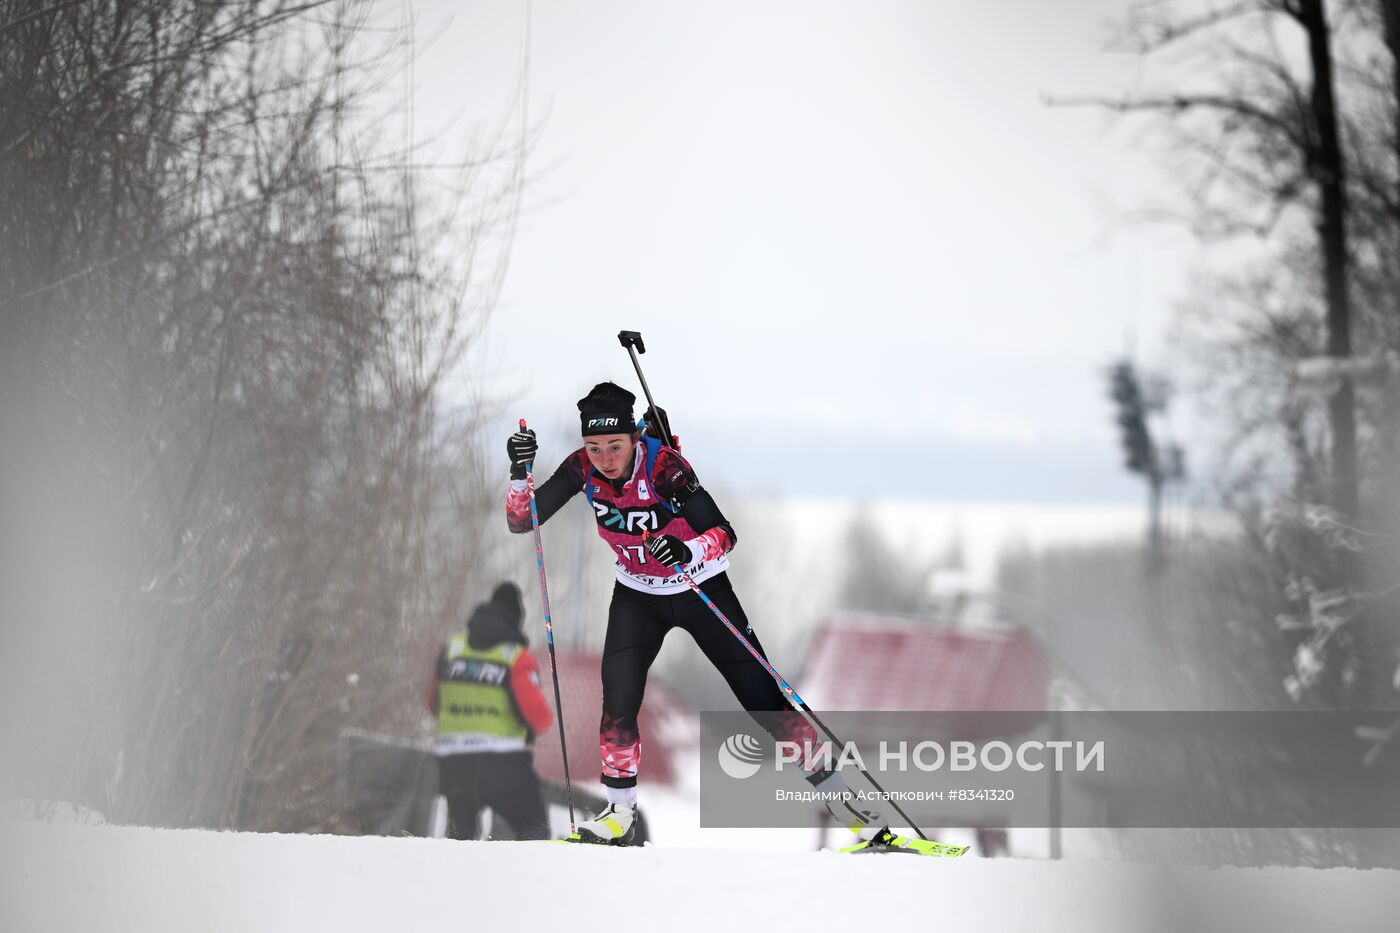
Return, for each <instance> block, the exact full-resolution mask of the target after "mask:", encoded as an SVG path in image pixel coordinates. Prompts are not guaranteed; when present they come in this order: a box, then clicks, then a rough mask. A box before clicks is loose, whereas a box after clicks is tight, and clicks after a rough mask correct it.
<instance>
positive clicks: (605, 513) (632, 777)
mask: <svg viewBox="0 0 1400 933" xmlns="http://www.w3.org/2000/svg"><path fill="white" fill-rule="evenodd" d="M646 461H647V448H646V444H645V442H644V441H643V440H639V441H638V442H637V445H636V451H635V454H634V458H633V465H632V470H631V472H630V473H629V474H627V475H625V476H622V477H619V478H618V479H617V480H615V481H613V480H608V479H607V478H606V477H604V476H603V475H602V474H601V473H598V472H597V471H596V470H594V469H593V467H592V464H591V463H590V462H589V460H588V454H587V453H586V452H585V451H584V450H583V448H580V449H578V450H576V451H574V452H573V453H572V454H570V455H569V456H568V457H567V458H565V460H564V462H563V463H561V464H560V465H559V468H558V469H557V470H555V471H554V475H552V476H551V477H550V478H549V479H548V480H546V481H545V482H544V483H543V484H542V485H541V486H539V487H538V488H537V489H536V490H535V506H536V508H537V509H538V511H539V519H540V523H541V524H543V523H544V522H546V521H548V520H549V518H550V516H552V515H553V514H554V513H555V512H557V511H559V509H560V508H561V507H562V506H563V505H564V503H565V502H567V501H568V500H569V499H571V498H572V497H573V496H574V495H575V494H577V493H579V492H585V494H586V497H587V498H589V499H591V500H592V508H593V511H594V513H595V516H596V518H597V526H598V534H599V536H600V537H601V538H603V540H604V541H606V542H607V543H608V544H609V546H611V547H612V548H613V551H614V557H615V558H616V572H617V583H616V584H615V586H614V587H613V596H612V602H611V604H610V605H609V607H608V629H607V635H606V637H605V639H604V642H603V715H602V721H601V723H600V725H599V739H598V745H599V753H600V755H601V757H602V762H603V775H602V781H603V783H604V784H605V785H607V786H609V787H623V788H625V787H632V786H634V785H635V784H636V783H637V771H638V767H639V765H640V762H641V737H640V735H639V733H638V730H637V713H638V712H639V711H640V709H641V706H642V693H643V691H644V690H645V688H646V679H647V671H648V670H649V669H650V668H651V663H652V661H654V660H655V659H656V655H657V652H659V651H660V650H661V642H662V640H663V639H664V638H665V637H666V634H667V633H668V632H669V631H671V629H673V628H680V629H684V630H685V631H686V632H687V633H688V634H689V635H690V637H691V638H693V639H695V643H696V644H697V645H699V646H700V650H701V651H702V652H704V654H705V657H707V658H708V659H709V660H710V663H711V664H713V665H714V666H715V669H716V670H718V671H719V673H720V674H721V675H722V676H723V677H724V679H725V682H726V683H728V684H729V688H730V689H731V690H733V691H734V696H735V698H736V699H738V701H739V703H740V704H741V705H742V706H743V708H744V709H746V710H749V711H751V712H759V711H781V710H788V709H789V708H788V705H787V701H786V700H785V699H784V697H783V694H782V691H781V690H779V688H778V685H777V683H775V682H774V680H773V677H772V676H771V675H770V674H769V673H768V672H767V671H766V670H764V669H763V667H762V665H760V664H759V663H758V661H757V660H755V659H754V657H753V655H751V654H750V653H749V652H748V650H747V649H745V648H744V646H743V645H742V644H741V643H740V642H739V640H738V639H737V638H735V637H734V635H733V633H731V632H730V631H729V630H728V629H727V628H725V626H724V624H723V623H721V622H720V621H719V619H717V618H715V616H714V613H712V612H711V611H710V609H709V608H708V607H707V606H706V605H705V604H704V603H703V602H701V600H700V598H699V597H698V596H697V595H696V594H695V592H694V591H693V590H691V589H690V588H689V587H688V586H687V585H686V584H685V583H684V582H683V581H681V580H680V579H679V578H678V576H677V575H676V573H675V571H674V570H673V569H672V568H670V567H667V566H666V565H664V564H661V563H659V562H657V561H656V560H655V559H654V558H652V556H651V555H650V553H649V552H648V551H647V550H646V548H645V547H644V546H643V544H642V532H643V531H644V530H646V531H650V532H651V533H652V534H670V535H675V536H676V537H678V538H680V539H681V540H682V541H684V542H685V543H686V544H687V545H688V546H689V548H690V551H691V554H692V555H693V558H694V559H693V560H692V561H691V563H690V564H689V565H688V566H687V567H686V568H685V569H686V571H687V574H688V575H689V576H690V577H691V579H693V580H694V581H695V582H696V583H703V589H704V591H705V595H707V596H709V597H710V599H711V600H712V601H713V602H714V604H715V605H716V606H717V607H719V609H720V611H721V612H723V613H724V614H725V616H727V617H728V618H729V620H730V621H731V622H733V623H734V625H735V626H737V627H738V628H739V629H740V630H741V631H743V632H744V634H745V637H746V638H747V639H748V640H749V642H750V643H751V644H752V645H753V646H754V648H755V649H757V650H758V651H759V652H762V651H763V647H762V645H761V644H760V643H759V640H758V637H757V636H756V635H755V634H754V632H753V628H752V627H751V626H750V625H749V622H748V618H747V616H746V615H745V614H744V608H743V606H741V605H740V604H739V599H738V597H737V596H736V595H735V594H734V588H733V586H731V585H730V582H729V576H728V574H727V573H726V572H725V571H726V569H727V568H728V566H729V562H728V558H727V557H726V554H727V553H728V552H729V551H730V550H731V549H732V548H733V547H734V544H735V541H736V540H737V536H736V535H735V533H734V529H733V528H732V527H731V526H730V524H729V522H728V521H726V520H725V518H724V515H723V514H722V513H721V512H720V510H719V506H718V505H716V504H715V500H714V499H713V498H712V497H711V496H710V494H709V493H708V492H706V491H705V490H704V489H703V488H700V487H699V484H698V483H696V482H694V473H693V472H692V471H691V470H690V467H689V464H687V463H686V462H685V460H684V458H682V457H681V455H680V454H679V453H677V452H676V451H674V450H672V449H670V448H666V447H663V448H661V449H660V450H659V451H658V452H657V453H656V455H655V462H654V463H653V464H652V468H651V469H650V471H648V470H647V469H646ZM648 474H649V475H648ZM677 476H685V477H687V478H688V479H689V480H690V483H689V484H688V485H687V486H686V487H685V488H684V489H675V488H673V487H674V486H675V482H674V480H675V478H676V477H677ZM585 483H587V484H588V485H589V487H591V488H590V489H587V490H585ZM658 485H659V486H660V488H661V490H663V491H664V492H665V494H666V495H665V496H664V497H663V496H662V495H659V494H658ZM673 493H674V494H675V495H674V496H673V495H672V494H673ZM506 517H507V521H508V523H509V526H510V530H511V531H512V532H514V533H516V534H521V533H524V532H527V531H529V530H530V528H531V524H530V500H529V493H528V491H527V487H526V481H525V480H513V481H512V482H511V488H510V493H509V494H508V496H507V500H506ZM775 719H776V721H777V723H778V726H777V727H776V731H775V732H774V735H775V737H776V738H778V739H779V740H787V741H797V742H801V741H804V740H810V739H813V738H814V733H812V731H811V728H810V726H809V725H808V724H807V722H806V720H805V719H804V718H803V717H801V716H800V715H798V714H796V713H793V714H792V715H791V716H780V717H776V718H775ZM779 732H781V734H778V733H779Z"/></svg>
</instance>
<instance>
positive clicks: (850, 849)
mask: <svg viewBox="0 0 1400 933" xmlns="http://www.w3.org/2000/svg"><path fill="white" fill-rule="evenodd" d="M967 849H968V847H967V846H955V845H950V844H949V843H946V842H934V841H933V840H932V839H915V838H913V837H911V836H896V835H895V834H894V833H892V832H890V828H889V827H888V826H883V827H881V828H880V829H879V830H877V831H876V832H875V834H874V835H873V836H871V837H870V838H869V839H867V840H865V841H864V842H861V843H858V844H857V845H853V846H847V847H846V848H844V849H841V850H840V851H841V852H844V853H848V854H851V855H878V854H880V853H885V852H897V853H901V854H904V855H932V856H943V857H945V858H955V857H957V856H959V855H962V854H963V853H964V852H966V851H967Z"/></svg>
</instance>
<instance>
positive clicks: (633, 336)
mask: <svg viewBox="0 0 1400 933" xmlns="http://www.w3.org/2000/svg"><path fill="white" fill-rule="evenodd" d="M617 342H618V343H620V344H622V345H623V347H625V348H626V349H627V352H628V354H629V355H630V356H631V357H632V368H633V369H635V370H636V371H637V378H638V379H640V380H641V381H642V392H643V393H644V394H645V395H646V397H647V404H648V405H650V406H651V411H652V414H653V415H654V416H655V418H656V422H657V424H656V430H657V432H658V433H659V434H660V435H662V441H663V442H664V443H667V444H671V445H672V446H675V439H674V438H672V437H671V425H670V424H669V423H668V424H665V425H662V424H661V421H662V418H661V409H660V408H657V407H656V399H654V398H652V397H651V388H650V387H649V386H648V385H647V377H646V376H643V375H642V362H641V360H639V359H637V354H638V353H645V352H647V345H646V344H645V343H643V342H642V332H641V331H639V330H624V331H619V332H618V335H617ZM666 420H667V421H668V422H669V420H670V419H666Z"/></svg>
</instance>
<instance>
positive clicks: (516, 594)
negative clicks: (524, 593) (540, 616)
mask: <svg viewBox="0 0 1400 933" xmlns="http://www.w3.org/2000/svg"><path fill="white" fill-rule="evenodd" d="M491 608H492V609H495V610H496V611H497V612H499V613H500V614H501V616H502V617H503V618H505V619H506V620H507V621H508V622H510V624H511V625H514V626H515V627H516V628H519V627H520V623H521V621H522V620H524V618H525V604H524V602H522V601H521V599H520V587H518V586H516V585H515V584H514V583H511V582H510V581H509V580H507V581H506V582H505V583H502V584H501V585H500V586H498V587H496V590H495V592H493V593H492V594H491Z"/></svg>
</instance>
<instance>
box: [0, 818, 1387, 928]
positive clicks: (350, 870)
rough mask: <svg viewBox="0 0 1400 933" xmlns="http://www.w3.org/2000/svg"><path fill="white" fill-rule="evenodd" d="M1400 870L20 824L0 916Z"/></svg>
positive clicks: (1006, 901)
mask: <svg viewBox="0 0 1400 933" xmlns="http://www.w3.org/2000/svg"><path fill="white" fill-rule="evenodd" d="M1397 914H1400V872H1396V871H1385V870H1373V871H1357V870H1353V869H1326V870H1319V869H1306V868H1267V869H1243V868H1226V869H1201V868H1176V869H1173V868H1168V867H1162V866H1149V865H1141V864H1125V863H1114V862H1094V861H1059V862H1051V861H1039V860H1029V859H979V858H976V857H972V856H967V857H964V858H961V859H934V858H915V857H910V856H898V855H886V856H875V857H859V856H850V855H837V854H835V853H830V852H773V851H763V852H756V851H726V850H715V849H683V848H667V847H662V846H647V847H645V848H638V849H621V850H607V849H595V848H590V847H584V846H564V845H556V844H551V843H509V842H466V843H463V842H452V841H448V840H441V839H409V838H400V839H390V838H371V837H362V838H355V837H341V836H296V835H279V834H256V833H221V832H209V831H200V830H164V829H143V828H131V827H115V826H80V825H57V824H44V823H14V824H11V825H9V826H6V827H4V828H3V831H0V930H4V931H6V933H31V931H34V933H40V931H42V933H67V931H73V933H77V931H83V933H88V931H95V930H104V931H106V930H113V931H128V930H130V931H140V933H166V931H171V933H173V931H189V930H198V931H200V933H216V931H281V930H288V931H293V930H294V931H298V933H306V931H311V930H333V931H336V933H343V931H358V930H365V931H371V930H372V931H387V930H409V929H411V930H425V929H433V928H440V927H441V926H442V925H443V924H447V925H448V926H450V927H455V928H459V929H494V930H516V929H524V930H551V931H558V930H560V929H583V930H592V929H608V930H616V929H619V928H622V929H626V930H638V929H641V930H649V929H665V930H668V931H669V930H680V931H685V930H705V931H709V930H713V929H715V928H717V927H730V926H735V927H738V928H740V929H751V928H753V927H755V926H758V925H772V927H773V928H774V929H779V930H798V929H805V928H808V927H809V926H810V925H811V924H813V923H816V924H818V925H819V927H820V928H822V929H841V928H842V926H843V925H845V924H852V925H856V924H859V925H862V926H864V925H869V924H879V925H888V924H891V923H898V924H900V925H905V924H918V925H919V926H920V927H924V928H927V927H932V926H935V925H936V926H938V927H940V928H945V929H961V928H966V929H977V930H990V931H1020V930H1026V931H1050V933H1054V931H1057V930H1065V931H1074V933H1091V931H1114V933H1124V931H1140V930H1141V931H1159V930H1160V931H1177V930H1190V931H1193V933H1200V931H1215V930H1220V931H1226V930H1239V929H1262V930H1268V931H1270V933H1279V931H1287V930H1316V929H1328V930H1348V931H1351V930H1380V929H1387V928H1391V927H1390V924H1391V923H1393V918H1394V917H1395V916H1396V915H1397Z"/></svg>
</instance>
